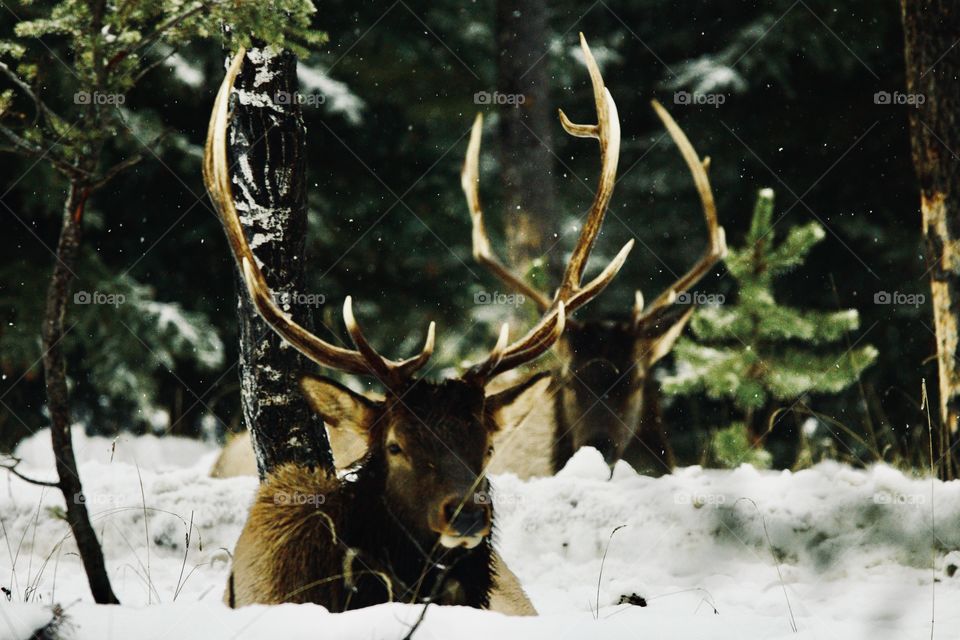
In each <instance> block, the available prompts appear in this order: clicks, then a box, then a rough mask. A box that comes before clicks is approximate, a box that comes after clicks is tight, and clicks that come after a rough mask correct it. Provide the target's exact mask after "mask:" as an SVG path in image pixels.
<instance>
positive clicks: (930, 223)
mask: <svg viewBox="0 0 960 640" xmlns="http://www.w3.org/2000/svg"><path fill="white" fill-rule="evenodd" d="M901 7H902V16H903V31H904V40H905V47H904V49H905V55H906V78H907V93H908V95H909V94H913V95H914V96H916V97H917V99H918V100H919V99H920V98H919V97H920V96H922V101H923V103H922V104H920V105H919V106H917V107H908V108H909V113H910V132H911V138H912V142H913V164H914V168H915V169H916V172H917V178H918V180H919V183H920V208H921V214H922V219H923V234H924V241H925V244H926V250H927V260H928V261H929V265H930V290H931V294H932V296H931V297H932V302H933V318H934V324H935V327H936V334H937V372H938V375H939V382H940V384H939V396H940V398H939V400H940V420H941V425H942V430H943V433H942V435H941V437H940V438H939V442H938V445H937V446H938V449H939V457H940V458H942V459H943V460H942V462H943V464H942V466H941V474H942V475H944V477H947V478H954V477H956V475H957V470H958V467H957V463H958V456H957V448H956V447H954V446H953V445H955V444H957V443H958V420H960V331H958V328H960V156H958V155H957V154H958V153H960V82H958V80H957V78H958V77H960V47H958V46H956V43H957V41H958V40H960V6H958V5H957V3H956V2H955V0H902V1H901Z"/></svg>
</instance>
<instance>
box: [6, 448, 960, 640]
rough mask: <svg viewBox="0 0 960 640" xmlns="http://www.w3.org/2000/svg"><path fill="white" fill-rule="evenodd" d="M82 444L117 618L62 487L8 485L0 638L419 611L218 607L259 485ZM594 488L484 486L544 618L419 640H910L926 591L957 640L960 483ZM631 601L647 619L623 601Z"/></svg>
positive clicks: (31, 458) (482, 618) (441, 620)
mask: <svg viewBox="0 0 960 640" xmlns="http://www.w3.org/2000/svg"><path fill="white" fill-rule="evenodd" d="M49 446H50V445H49V438H48V434H47V433H46V432H44V433H40V434H38V435H37V436H35V437H33V438H31V439H29V440H27V441H25V442H24V443H23V444H22V445H21V446H20V448H19V450H18V452H17V453H18V455H19V456H20V457H21V458H23V460H24V462H23V463H22V464H21V467H20V470H21V471H23V472H25V473H28V474H30V475H33V476H35V477H46V478H51V477H52V457H51V455H50V451H49ZM76 448H77V452H78V457H79V459H80V462H81V467H80V468H81V475H82V477H83V481H84V485H85V488H86V492H87V500H88V506H89V508H90V510H91V512H92V514H93V520H94V526H95V527H96V529H97V531H98V533H99V534H100V536H101V538H102V539H103V541H104V551H105V554H106V558H107V564H108V568H109V571H110V574H111V577H112V579H113V584H114V589H115V590H116V591H117V595H118V597H119V598H120V600H121V601H122V602H123V606H121V607H102V606H96V605H93V604H91V603H90V596H89V591H88V588H87V585H86V579H85V577H84V574H83V571H82V568H81V566H80V563H79V559H78V557H77V556H76V553H75V548H74V547H73V546H72V543H71V540H70V539H69V536H68V528H67V526H66V523H65V522H64V521H63V520H62V518H61V517H60V514H61V513H62V509H63V501H62V498H61V496H60V495H59V493H58V492H56V491H55V490H52V489H43V488H40V487H36V486H32V485H28V484H26V483H24V482H22V481H20V480H18V479H16V478H14V477H12V476H11V475H10V474H8V473H6V472H2V474H0V521H2V524H3V531H2V532H0V535H2V536H3V538H4V543H3V545H0V586H2V587H4V588H5V589H10V590H11V592H12V594H11V598H10V602H5V601H4V600H5V599H4V598H2V597H0V639H4V638H11V639H17V640H20V639H24V638H28V637H30V636H31V634H32V633H33V631H34V630H35V629H36V628H37V627H40V626H42V625H44V624H45V623H46V622H47V621H49V619H50V617H51V614H50V610H49V608H48V605H49V604H50V603H54V602H55V603H58V604H60V605H61V606H62V607H63V609H64V611H65V621H64V623H63V624H62V626H61V627H60V633H61V635H62V636H63V637H65V638H82V639H91V640H107V639H110V638H118V639H119V638H124V639H126V638H157V639H171V640H178V639H180V638H204V639H205V640H206V639H215V638H263V637H275V638H279V637H283V638H336V639H337V640H341V639H343V640H348V639H351V638H357V639H360V638H363V639H370V638H375V639H380V638H385V639H391V640H394V639H395V640H400V639H401V638H403V637H404V636H405V635H406V633H407V630H408V628H409V626H410V625H411V624H412V623H413V621H414V620H415V619H416V618H417V616H419V614H420V611H421V607H414V606H406V605H396V604H392V605H383V606H380V607H374V608H371V609H367V610H363V611H355V612H350V613H346V614H329V613H327V612H326V611H325V610H324V609H322V608H320V607H317V606H313V605H284V606H280V607H250V608H247V609H242V610H238V611H231V610H229V609H227V608H226V607H225V606H224V605H222V604H221V603H220V598H221V595H222V591H223V585H224V583H225V580H226V576H227V574H228V567H229V558H228V554H227V550H232V548H233V545H234V543H235V541H236V539H237V536H238V535H239V533H240V529H241V527H242V526H243V522H244V518H245V515H246V510H247V506H248V503H249V502H250V500H251V497H252V494H253V492H254V490H255V487H256V481H255V479H253V478H233V479H224V480H219V479H218V480H215V479H211V478H209V477H207V473H208V471H209V468H210V466H211V464H212V462H213V459H214V458H215V456H216V453H217V452H216V450H215V449H214V448H213V447H212V446H210V445H206V444H202V443H198V442H194V441H189V440H182V439H177V438H165V439H162V440H161V439H157V438H154V437H152V436H144V437H139V438H137V437H131V436H123V437H120V438H119V439H118V440H117V441H116V442H115V443H114V442H113V441H111V440H108V439H104V438H86V437H83V436H80V435H78V436H76ZM606 476H607V472H606V467H605V465H604V464H603V462H602V460H601V459H600V457H599V454H597V453H596V452H595V451H593V450H583V451H581V452H580V453H579V454H578V455H577V456H575V458H574V459H573V460H571V463H570V464H569V465H568V466H567V468H566V469H565V470H564V471H563V472H562V473H561V474H559V475H558V476H556V477H553V478H544V479H537V480H531V481H520V480H517V479H516V478H515V477H513V476H509V475H505V476H498V477H496V478H495V479H494V480H495V489H496V491H497V497H496V508H497V523H498V543H499V547H500V549H501V553H502V554H503V556H504V557H505V559H506V560H507V562H508V563H509V564H510V566H511V567H512V569H513V570H514V572H515V573H516V574H517V575H518V576H519V577H520V579H521V581H522V582H523V584H524V586H525V587H526V589H527V591H528V592H529V594H530V596H531V597H532V599H533V601H534V604H535V605H536V606H537V607H538V609H539V610H540V612H541V614H542V615H541V616H540V617H538V618H527V619H523V618H507V617H505V616H501V615H499V614H496V613H490V612H483V611H475V610H471V609H465V608H459V607H449V608H439V607H433V608H431V609H430V610H429V611H428V612H427V615H426V618H425V621H424V623H423V625H422V626H421V627H420V628H419V629H418V632H417V635H416V637H417V638H423V639H427V638H437V639H443V640H446V639H451V638H468V639H469V638H483V639H484V640H489V639H490V638H524V639H527V638H550V639H551V640H567V639H570V640H574V639H580V638H697V639H700V638H717V639H725V638H745V639H751V640H752V639H759V638H804V639H806V638H842V639H844V640H846V639H850V638H869V639H871V640H879V639H882V638H896V639H898V640H899V639H909V638H917V639H920V638H928V637H929V636H930V631H929V628H930V619H931V616H932V615H934V612H933V611H932V606H933V602H934V588H935V603H936V610H935V618H936V634H935V637H936V638H956V637H957V634H958V631H957V630H958V629H960V571H957V572H956V573H954V571H953V570H952V569H951V567H956V566H957V565H960V553H958V550H960V482H954V483H949V484H944V483H940V482H931V481H930V480H929V479H926V480H924V479H912V478H908V477H906V476H904V475H903V474H902V473H900V472H899V471H896V470H894V469H891V468H889V467H884V466H877V467H873V468H871V469H868V470H854V469H851V468H850V467H847V466H844V465H840V464H834V463H824V464H820V465H818V466H817V467H815V468H813V469H810V470H806V471H801V472H798V473H789V472H759V471H755V470H754V469H752V468H750V467H746V466H745V467H741V468H740V469H737V470H735V471H715V470H704V469H700V468H698V467H692V468H687V469H680V470H677V471H676V472H675V473H674V474H673V475H671V476H667V477H663V478H657V479H652V478H645V477H641V476H638V475H636V474H635V473H634V472H633V471H632V470H631V469H630V468H629V467H627V466H625V465H621V466H619V467H618V468H617V469H616V471H615V473H614V476H613V478H612V479H611V480H607V479H606ZM931 507H933V508H932V509H931ZM931 512H933V513H934V514H935V516H936V528H935V535H934V533H933V532H932V531H931V526H930V522H931ZM191 522H192V525H191ZM621 527H622V528H621ZM765 529H766V531H765ZM615 530H616V533H613V532H614V531H615ZM188 533H189V543H188ZM611 536H612V537H611ZM934 549H935V551H934ZM605 551H606V560H605V562H603V573H602V577H601V575H600V571H601V560H602V558H603V556H604V553H605ZM934 580H935V582H934ZM598 582H599V595H598ZM630 594H636V595H637V596H639V597H642V598H643V599H644V600H645V601H646V605H647V606H645V607H641V606H634V605H627V604H618V602H619V600H620V597H621V596H622V595H630ZM598 603H599V611H598V610H597V604H598ZM791 612H792V613H791ZM791 619H792V620H795V624H796V627H797V628H798V630H799V632H798V633H796V634H795V633H793V631H792V630H791Z"/></svg>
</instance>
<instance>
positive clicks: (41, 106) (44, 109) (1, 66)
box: [0, 61, 59, 121]
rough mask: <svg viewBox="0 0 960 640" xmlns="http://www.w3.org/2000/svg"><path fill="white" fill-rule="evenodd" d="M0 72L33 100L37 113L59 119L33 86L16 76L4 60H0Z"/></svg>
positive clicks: (51, 118)
mask: <svg viewBox="0 0 960 640" xmlns="http://www.w3.org/2000/svg"><path fill="white" fill-rule="evenodd" d="M0 73H3V75H5V76H6V77H7V78H8V79H9V80H10V82H12V83H13V84H15V85H16V86H17V87H18V88H19V89H20V90H21V91H23V92H24V93H25V94H26V95H27V97H28V98H30V100H31V101H32V102H33V104H34V106H35V108H36V110H37V114H38V115H39V114H41V113H42V114H44V115H45V116H46V117H47V118H48V119H50V120H52V121H55V120H59V118H58V116H57V114H56V113H54V112H53V110H52V109H50V107H48V106H47V104H46V103H45V102H44V101H43V100H41V99H40V96H39V95H37V93H36V92H35V91H34V90H33V88H32V87H31V86H30V85H29V84H27V83H26V82H24V81H23V80H22V79H21V78H20V76H18V75H17V74H16V72H14V70H13V69H11V68H10V67H9V66H8V65H7V64H6V63H5V62H2V61H0Z"/></svg>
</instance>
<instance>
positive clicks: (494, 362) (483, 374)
mask: <svg viewBox="0 0 960 640" xmlns="http://www.w3.org/2000/svg"><path fill="white" fill-rule="evenodd" d="M509 338H510V325H508V324H507V323H506V322H504V323H503V324H502V325H500V336H499V337H498V338H497V344H496V345H494V347H493V349H492V350H491V351H490V355H489V356H487V359H486V360H484V361H483V362H481V363H479V364H476V365H474V366H473V367H471V368H470V369H469V371H467V373H466V375H464V378H465V379H474V380H480V381H486V380H488V379H489V378H490V377H491V376H492V375H493V370H494V369H495V368H496V367H497V366H498V365H499V364H500V362H501V361H502V360H503V352H504V351H505V350H506V348H507V340H509Z"/></svg>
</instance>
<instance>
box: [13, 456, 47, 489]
mask: <svg viewBox="0 0 960 640" xmlns="http://www.w3.org/2000/svg"><path fill="white" fill-rule="evenodd" d="M9 459H10V460H11V461H12V463H6V462H4V463H0V469H6V470H7V471H9V472H10V473H12V474H13V475H15V476H16V477H18V478H20V479H21V480H23V481H24V482H28V483H30V484H33V485H36V486H38V487H51V488H54V489H57V488H59V487H60V484H59V483H57V482H50V481H49V480H37V479H36V478H30V477H28V476H25V475H23V474H22V473H20V472H19V471H17V465H18V464H20V463H21V462H22V460H20V458H14V457H13V456H11V457H10V458H9Z"/></svg>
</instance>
